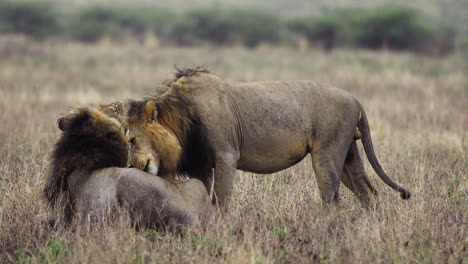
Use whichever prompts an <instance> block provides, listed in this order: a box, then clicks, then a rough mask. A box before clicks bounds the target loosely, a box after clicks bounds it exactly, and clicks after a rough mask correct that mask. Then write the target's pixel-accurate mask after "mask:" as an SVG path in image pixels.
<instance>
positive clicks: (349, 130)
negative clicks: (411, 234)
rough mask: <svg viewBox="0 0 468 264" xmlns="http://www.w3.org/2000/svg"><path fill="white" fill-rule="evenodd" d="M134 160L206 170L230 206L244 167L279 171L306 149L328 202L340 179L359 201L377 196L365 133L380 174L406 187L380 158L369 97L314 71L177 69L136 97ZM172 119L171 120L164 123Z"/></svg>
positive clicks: (220, 199)
mask: <svg viewBox="0 0 468 264" xmlns="http://www.w3.org/2000/svg"><path fill="white" fill-rule="evenodd" d="M127 121H128V126H129V131H130V133H129V134H130V138H131V150H130V163H131V164H132V165H134V166H135V167H137V168H140V169H142V170H146V171H148V172H150V173H153V174H158V175H166V174H171V173H175V172H178V173H185V174H188V175H189V176H190V177H194V178H198V179H201V180H202V181H203V182H204V183H205V186H206V187H207V189H208V190H210V186H211V182H212V178H211V177H207V176H210V175H211V171H212V169H213V168H214V194H215V198H216V201H217V203H218V204H219V206H220V207H222V208H226V207H227V205H228V202H229V198H230V196H231V193H232V190H233V184H234V180H235V175H236V170H237V169H240V170H244V171H249V172H254V173H264V174H267V173H274V172H277V171H280V170H284V169H286V168H289V167H290V166H292V165H294V164H296V163H298V162H300V161H301V160H302V159H303V158H304V157H305V156H307V154H310V156H311V158H312V164H313V168H314V171H315V175H316V180H317V184H318V188H319V192H320V196H321V199H322V201H323V203H324V204H325V205H327V206H329V205H332V204H334V203H336V202H338V199H339V185H340V181H341V182H343V183H344V184H345V186H346V187H348V188H349V189H350V190H351V191H352V192H353V193H355V194H356V195H357V197H358V198H359V199H360V201H361V202H362V203H363V204H365V205H369V204H370V203H371V202H372V201H374V200H375V199H376V198H377V192H376V191H375V189H374V188H373V187H372V185H371V183H370V181H369V179H368V177H367V175H366V172H365V171H364V168H363V165H362V160H361V158H360V156H359V151H358V149H357V144H356V140H358V139H362V143H363V145H364V150H365V152H366V155H367V158H368V159H369V162H370V163H371V165H372V167H373V168H374V170H375V171H376V172H377V174H378V175H379V177H380V178H381V179H382V180H383V181H384V182H385V183H386V184H387V185H389V186H390V187H392V188H393V189H395V190H397V191H399V192H400V193H401V197H402V198H403V199H408V198H409V197H410V192H408V191H407V190H405V189H403V188H402V187H400V186H399V185H397V184H396V183H394V182H393V181H392V180H391V179H390V178H389V177H388V176H387V174H386V173H385V172H384V170H383V169H382V167H381V165H380V163H379V162H378V160H377V158H376V156H375V153H374V149H373V147H372V140H371V135H370V130H369V124H368V121H367V117H366V113H365V112H364V109H363V107H362V106H361V104H360V103H359V102H358V101H357V100H356V99H355V98H354V97H353V96H352V95H350V94H349V93H348V92H346V91H343V90H340V89H336V88H330V87H324V86H321V85H319V84H317V83H315V82H312V81H265V82H250V83H237V82H224V81H223V80H221V79H220V78H218V77H217V76H215V75H212V74H209V73H208V72H207V71H206V70H204V69H201V68H199V67H196V68H193V69H183V70H177V72H176V73H175V75H174V76H173V77H171V78H169V79H168V80H166V81H164V83H163V85H162V86H161V88H160V90H159V91H158V92H157V93H156V94H155V95H154V96H151V97H148V98H144V99H143V100H140V101H133V102H131V103H130V108H129V112H128V120H127ZM162 128H164V129H162Z"/></svg>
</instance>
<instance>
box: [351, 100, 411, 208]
mask: <svg viewBox="0 0 468 264" xmlns="http://www.w3.org/2000/svg"><path fill="white" fill-rule="evenodd" d="M356 102H357V103H358V104H359V107H360V110H361V118H360V120H359V122H358V124H357V126H358V129H359V131H360V132H361V135H362V137H361V140H362V145H363V146H364V151H365V152H366V156H367V159H368V160H369V162H370V164H371V165H372V168H374V170H375V172H376V173H377V175H379V177H380V179H382V181H383V182H385V184H387V185H388V186H390V187H391V188H393V189H394V190H396V191H398V192H400V195H401V198H402V199H405V200H407V199H409V198H410V197H411V193H410V192H409V191H408V190H405V189H404V188H402V187H401V186H399V185H398V184H396V183H395V182H394V181H392V179H390V177H388V175H387V174H386V173H385V171H384V170H383V169H382V166H381V165H380V163H379V160H378V159H377V157H376V156H375V152H374V147H373V146H372V138H371V134H370V129H369V121H368V120H367V116H366V112H365V111H364V108H363V107H362V105H361V104H360V103H359V102H358V101H357V100H356Z"/></svg>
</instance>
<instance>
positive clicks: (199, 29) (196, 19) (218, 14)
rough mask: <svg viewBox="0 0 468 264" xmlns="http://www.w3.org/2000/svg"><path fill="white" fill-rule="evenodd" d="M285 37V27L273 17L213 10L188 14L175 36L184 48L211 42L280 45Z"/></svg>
mask: <svg viewBox="0 0 468 264" xmlns="http://www.w3.org/2000/svg"><path fill="white" fill-rule="evenodd" d="M284 34H285V27H284V25H283V24H282V23H281V21H280V20H279V19H277V18H276V17H274V16H272V15H270V14H266V13H262V12H258V11H247V10H231V11H227V10H220V9H215V8H213V9H197V10H193V11H190V12H188V13H187V14H186V15H184V16H183V17H181V18H180V19H179V21H178V22H177V23H176V24H175V26H174V27H173V30H172V34H171V35H172V37H173V39H174V40H175V41H176V42H177V43H179V44H183V45H192V44H196V43H200V42H211V43H215V44H227V43H241V44H244V45H246V46H249V47H253V46H256V45H258V44H260V43H262V42H266V43H278V42H280V41H281V40H282V39H283V37H284Z"/></svg>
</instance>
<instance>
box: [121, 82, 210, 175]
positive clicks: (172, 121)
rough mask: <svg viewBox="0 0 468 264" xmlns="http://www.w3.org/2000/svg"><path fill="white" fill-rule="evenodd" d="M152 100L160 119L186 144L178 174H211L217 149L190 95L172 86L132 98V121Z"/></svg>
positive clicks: (130, 105) (183, 147)
mask: <svg viewBox="0 0 468 264" xmlns="http://www.w3.org/2000/svg"><path fill="white" fill-rule="evenodd" d="M148 101H153V102H155V104H156V107H157V110H158V122H159V123H160V124H161V125H163V126H165V127H167V128H169V129H170V130H172V131H173V132H174V134H175V135H176V136H177V138H178V139H179V142H180V143H181V145H182V155H181V159H180V160H179V162H178V166H177V173H179V174H185V175H189V176H190V177H195V178H199V179H200V180H202V181H204V180H206V179H207V178H209V177H211V175H210V174H209V172H211V169H212V168H213V164H214V160H213V159H214V151H213V148H212V146H211V144H210V142H209V140H208V131H207V128H206V125H205V122H204V119H203V118H202V116H201V115H200V114H199V112H198V110H197V109H196V106H195V104H194V103H193V102H192V101H191V100H190V98H189V96H187V95H186V94H185V93H183V92H180V91H178V90H177V89H171V90H170V92H168V93H165V94H163V95H160V96H154V97H147V98H144V99H143V100H140V101H130V102H129V110H128V113H127V115H128V119H129V122H132V119H133V120H136V119H139V117H141V115H142V114H143V109H144V106H145V104H146V102H148ZM203 178H204V179H203Z"/></svg>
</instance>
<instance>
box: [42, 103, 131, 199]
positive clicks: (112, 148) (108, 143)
mask: <svg viewBox="0 0 468 264" xmlns="http://www.w3.org/2000/svg"><path fill="white" fill-rule="evenodd" d="M120 106H122V105H121V103H113V104H110V105H101V106H98V107H96V108H87V107H81V108H75V109H73V110H71V111H70V112H69V113H68V114H66V115H65V116H63V117H61V118H59V119H58V121H57V124H58V127H59V129H60V130H61V131H62V135H61V136H60V138H59V140H58V141H57V143H56V144H55V146H54V150H53V152H52V162H51V173H50V175H49V178H48V179H47V183H46V186H45V188H44V193H45V196H46V198H47V200H48V202H49V204H51V205H54V204H55V202H56V201H57V199H58V198H59V196H60V194H61V193H64V192H66V191H67V190H68V184H67V179H68V177H69V176H70V174H71V173H72V172H74V171H76V170H80V171H83V172H86V173H89V172H91V171H93V170H96V169H100V168H106V167H126V166H127V164H128V140H127V138H126V137H125V135H124V133H123V127H122V124H121V123H120V122H119V120H118V118H120V116H119V114H118V112H114V109H115V108H119V107H120ZM86 173H85V174H86Z"/></svg>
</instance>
